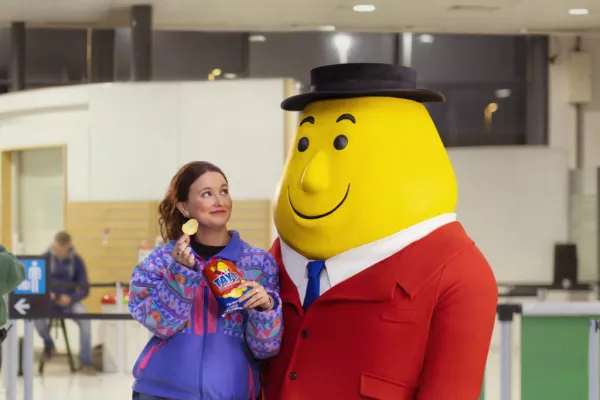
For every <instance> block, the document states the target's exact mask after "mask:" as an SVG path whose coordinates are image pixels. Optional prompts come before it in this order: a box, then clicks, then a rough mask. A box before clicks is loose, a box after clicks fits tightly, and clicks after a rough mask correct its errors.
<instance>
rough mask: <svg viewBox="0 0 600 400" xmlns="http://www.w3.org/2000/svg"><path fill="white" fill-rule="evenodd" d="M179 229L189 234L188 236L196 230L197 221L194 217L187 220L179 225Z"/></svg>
mask: <svg viewBox="0 0 600 400" xmlns="http://www.w3.org/2000/svg"><path fill="white" fill-rule="evenodd" d="M181 230H182V231H183V233H185V234H186V235H189V236H192V235H194V234H195V233H196V232H198V221H196V220H195V219H190V220H188V222H186V223H185V224H183V226H182V227H181Z"/></svg>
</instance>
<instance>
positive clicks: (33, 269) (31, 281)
mask: <svg viewBox="0 0 600 400" xmlns="http://www.w3.org/2000/svg"><path fill="white" fill-rule="evenodd" d="M20 261H21V263H23V265H24V266H25V280H24V281H23V282H22V283H21V284H20V285H19V286H18V287H17V288H16V289H15V290H14V292H13V293H14V294H17V295H19V294H20V295H23V294H25V295H36V294H46V267H47V266H46V259H45V258H43V257H41V258H39V259H26V260H20Z"/></svg>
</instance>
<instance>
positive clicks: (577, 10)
mask: <svg viewBox="0 0 600 400" xmlns="http://www.w3.org/2000/svg"><path fill="white" fill-rule="evenodd" d="M569 14H571V15H588V14H589V10H588V9H587V8H571V9H570V10H569Z"/></svg>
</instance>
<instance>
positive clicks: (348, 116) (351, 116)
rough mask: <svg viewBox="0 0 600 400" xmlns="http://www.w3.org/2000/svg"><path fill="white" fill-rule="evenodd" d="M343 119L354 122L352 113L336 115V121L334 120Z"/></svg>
mask: <svg viewBox="0 0 600 400" xmlns="http://www.w3.org/2000/svg"><path fill="white" fill-rule="evenodd" d="M344 120H348V121H350V122H352V123H353V124H356V118H354V115H352V114H342V115H340V116H339V117H338V119H337V121H335V122H341V121H344Z"/></svg>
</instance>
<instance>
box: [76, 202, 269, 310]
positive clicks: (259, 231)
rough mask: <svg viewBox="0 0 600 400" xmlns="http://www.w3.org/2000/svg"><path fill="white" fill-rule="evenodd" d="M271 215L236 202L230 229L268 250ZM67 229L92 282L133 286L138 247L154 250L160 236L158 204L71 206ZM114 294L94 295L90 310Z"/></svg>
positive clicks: (263, 206) (265, 207) (264, 205)
mask: <svg viewBox="0 0 600 400" xmlns="http://www.w3.org/2000/svg"><path fill="white" fill-rule="evenodd" d="M269 210H270V202H269V201H267V200H257V201H235V203H234V209H233V213H232V216H231V221H230V223H229V228H230V229H235V230H237V231H239V232H240V235H241V236H242V238H243V239H244V240H245V241H247V242H249V243H251V244H252V245H254V246H259V247H262V248H269V246H270V245H271V243H270V238H269V229H270V221H269V218H270V216H269V215H270V214H269ZM66 230H67V231H68V232H69V233H70V234H71V235H72V237H73V242H74V244H75V246H76V248H77V251H78V252H79V254H80V255H81V256H82V257H83V259H84V261H85V263H86V266H87V270H88V275H89V280H90V283H106V282H115V281H123V282H129V279H130V277H131V271H132V270H133V268H134V266H135V265H136V264H137V260H138V248H139V246H140V245H141V244H142V243H143V242H146V243H148V244H150V245H154V241H155V239H156V237H157V236H159V235H160V232H159V225H158V202H152V201H149V202H71V203H68V204H67V207H66ZM106 230H108V234H106V232H105V231H106ZM113 291H114V289H113V288H94V289H92V290H90V296H89V297H88V299H87V300H86V301H85V304H86V307H87V308H88V311H89V312H99V311H100V307H101V305H100V298H101V297H102V295H103V294H104V293H107V292H113Z"/></svg>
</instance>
